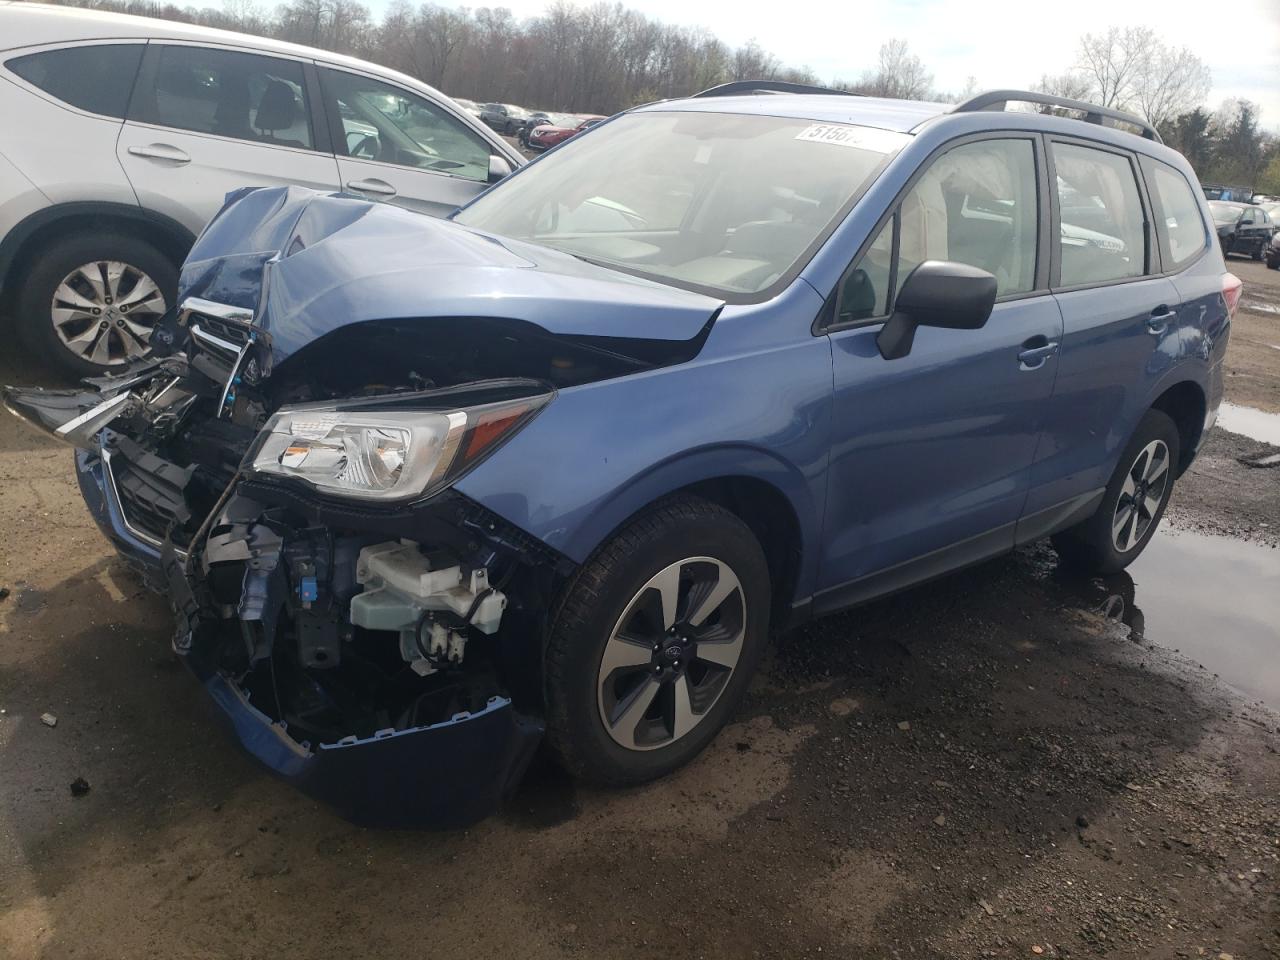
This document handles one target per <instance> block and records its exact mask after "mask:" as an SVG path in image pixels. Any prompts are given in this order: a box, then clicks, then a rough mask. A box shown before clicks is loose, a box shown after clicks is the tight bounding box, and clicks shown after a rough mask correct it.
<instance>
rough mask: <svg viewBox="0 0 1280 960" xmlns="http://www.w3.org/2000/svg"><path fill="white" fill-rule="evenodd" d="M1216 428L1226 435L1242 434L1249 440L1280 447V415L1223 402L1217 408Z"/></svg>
mask: <svg viewBox="0 0 1280 960" xmlns="http://www.w3.org/2000/svg"><path fill="white" fill-rule="evenodd" d="M1218 426H1219V427H1220V428H1221V429H1223V430H1226V431H1227V432H1228V433H1239V434H1243V435H1244V436H1246V437H1248V438H1249V439H1250V440H1257V441H1258V442H1260V443H1269V444H1271V446H1273V447H1280V413H1267V412H1266V411H1265V410H1255V409H1254V408H1253V407H1240V406H1236V404H1234V403H1227V402H1226V401H1225V400H1224V401H1222V403H1221V405H1220V406H1219V407H1218Z"/></svg>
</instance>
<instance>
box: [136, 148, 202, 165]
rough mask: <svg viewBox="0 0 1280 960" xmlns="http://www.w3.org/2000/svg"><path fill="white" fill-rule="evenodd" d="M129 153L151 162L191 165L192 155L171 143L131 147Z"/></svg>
mask: <svg viewBox="0 0 1280 960" xmlns="http://www.w3.org/2000/svg"><path fill="white" fill-rule="evenodd" d="M129 152H130V153H131V154H133V155H134V156H135V157H148V158H149V159H151V160H168V161H169V162H170V163H190V162H191V155H190V154H188V153H187V151H185V150H180V149H179V148H177V147H175V146H173V145H172V144H169V143H148V144H147V145H146V146H145V147H130V148H129Z"/></svg>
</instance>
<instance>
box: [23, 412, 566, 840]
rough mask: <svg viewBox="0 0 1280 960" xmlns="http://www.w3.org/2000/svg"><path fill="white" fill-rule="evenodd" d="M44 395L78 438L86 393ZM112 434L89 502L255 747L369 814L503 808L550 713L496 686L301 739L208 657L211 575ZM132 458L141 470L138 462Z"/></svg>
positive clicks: (474, 813)
mask: <svg viewBox="0 0 1280 960" xmlns="http://www.w3.org/2000/svg"><path fill="white" fill-rule="evenodd" d="M38 399H39V401H40V412H41V413H42V414H45V415H44V416H41V417H40V418H39V419H37V418H35V417H33V416H30V415H29V414H30V413H31V412H32V411H31V409H30V407H29V405H24V409H22V414H24V419H27V420H28V421H29V422H33V423H35V424H36V425H37V426H40V427H42V428H44V429H45V430H48V431H49V432H50V433H53V434H54V435H55V436H60V438H61V439H68V438H67V437H66V436H65V435H59V434H58V432H57V430H58V427H59V426H60V425H62V424H64V423H66V422H68V421H69V420H70V419H71V418H74V417H76V416H78V415H79V414H80V411H81V405H78V404H76V403H74V402H70V401H64V400H62V399H56V400H55V399H54V398H53V397H51V396H49V395H45V396H41V397H39V398H38ZM6 400H8V401H11V402H10V406H11V407H15V406H18V404H15V403H13V402H12V401H14V400H19V401H21V400H22V398H21V397H20V396H14V394H13V393H12V392H11V393H10V394H9V395H7V396H6ZM58 406H60V409H56V407H58ZM15 412H17V411H15ZM109 438H110V433H109V431H108V432H104V433H102V434H100V435H99V436H98V437H97V438H96V440H95V442H94V443H93V445H92V447H90V448H89V449H86V446H88V445H85V446H80V445H77V449H76V450H75V468H76V478H77V481H78V483H79V486H80V490H81V493H82V495H83V496H84V501H85V505H86V506H87V507H88V509H89V512H90V515H91V516H92V517H93V519H94V521H95V523H97V525H98V527H99V528H100V529H101V530H102V532H103V533H104V534H105V535H106V537H107V538H108V539H109V540H110V541H111V542H112V543H113V544H114V545H115V546H116V547H117V549H118V550H119V551H120V552H121V554H122V555H123V556H124V557H125V558H126V559H128V560H129V561H130V562H132V563H133V564H135V565H136V566H138V567H139V568H140V569H141V570H142V572H143V573H144V575H145V576H146V577H147V579H148V582H149V583H150V584H151V585H152V586H154V587H157V588H158V589H161V590H163V591H164V592H166V593H167V594H168V596H169V600H170V603H171V605H172V606H173V608H174V611H175V615H176V621H177V631H176V633H175V640H174V650H175V652H176V653H177V654H178V655H179V656H180V657H181V659H182V660H183V662H184V663H185V664H186V665H187V666H188V668H189V669H190V670H191V671H192V673H193V674H194V675H195V676H196V677H197V679H199V681H200V682H201V684H202V685H203V686H204V688H205V691H206V692H207V693H208V694H209V696H210V697H211V698H212V699H213V701H214V703H216V704H217V705H218V707H219V709H220V711H221V713H222V715H223V716H224V717H225V719H226V721H227V723H228V725H229V726H230V728H231V730H232V731H233V732H234V733H235V736H236V737H237V738H238V739H239V741H240V743H241V744H242V745H243V746H244V748H245V749H246V750H248V751H249V752H250V753H251V754H253V755H254V756H255V757H256V758H257V759H258V760H259V761H260V762H261V763H262V764H263V765H264V766H266V768H267V769H268V770H269V771H271V772H272V773H273V774H275V775H276V776H278V777H280V778H281V779H283V780H286V781H288V782H289V783H291V784H293V785H294V786H296V787H297V788H298V789H300V790H302V791H303V792H304V793H307V794H308V795H310V796H312V797H314V798H316V799H318V800H320V801H322V802H324V803H326V804H328V805H329V806H331V807H332V808H333V809H334V810H335V811H336V812H337V813H338V814H339V815H341V816H343V817H345V818H347V819H349V820H351V821H353V822H355V823H358V824H361V825H365V826H377V827H394V828H431V829H447V828H455V827H460V826H465V825H467V824H470V823H474V822H476V821H478V820H481V819H483V818H485V817H487V816H489V815H490V814H492V813H494V812H495V811H496V810H497V809H498V808H499V806H500V805H501V803H502V801H503V799H504V798H505V797H506V796H508V795H509V794H510V792H511V791H512V790H513V789H514V788H515V786H516V785H517V784H518V783H519V781H520V779H521V777H522V776H523V774H524V771H525V769H526V768H527V767H528V764H529V762H530V760H531V759H532V757H533V754H534V752H535V750H536V748H537V745H538V743H539V742H540V740H541V738H542V733H543V725H542V722H541V721H540V720H538V719H536V718H533V717H530V716H527V715H524V714H522V713H520V712H519V711H517V710H516V708H515V706H514V704H513V702H512V701H511V699H509V698H508V697H505V696H492V697H490V698H489V699H488V701H487V703H485V704H484V705H483V707H481V708H479V709H472V710H469V711H463V712H459V713H455V714H454V715H453V716H450V717H448V718H445V719H443V720H439V721H437V722H434V723H427V724H424V725H421V726H414V727H409V728H406V729H385V730H379V731H376V732H374V733H372V734H371V735H369V736H364V737H360V736H347V737H342V738H340V739H338V740H335V741H334V742H329V743H311V742H308V741H304V740H298V739H295V738H294V737H293V736H291V735H290V732H289V729H288V727H287V725H286V724H284V723H281V722H279V721H276V720H273V719H272V718H271V717H270V716H268V715H267V713H266V712H264V711H263V710H261V709H259V708H258V707H257V706H255V705H254V703H253V702H251V696H250V694H249V693H248V691H247V690H246V689H244V688H243V687H242V686H241V685H240V684H239V683H237V681H236V680H235V678H233V677H232V676H229V675H227V674H226V673H224V672H223V671H221V670H219V669H216V668H212V667H210V666H208V665H207V664H206V663H205V661H204V660H203V658H202V657H201V656H200V652H199V651H200V644H199V642H198V641H196V639H195V632H196V629H198V628H197V627H196V624H197V623H199V622H201V621H202V620H204V622H210V621H209V617H208V614H209V611H205V610H201V609H200V605H199V603H198V602H197V600H196V597H197V596H198V595H199V593H200V591H199V584H198V583H196V582H195V580H194V579H192V575H191V573H190V572H189V571H188V569H187V567H188V564H187V563H186V553H185V551H183V550H180V549H178V548H176V547H175V546H174V545H173V544H172V543H171V542H167V541H165V540H162V539H160V538H159V537H157V536H156V535H155V534H154V533H152V532H150V531H149V530H148V529H147V527H146V524H145V523H142V522H138V520H137V518H136V517H135V518H133V519H131V518H130V516H129V509H128V508H127V506H126V504H125V503H124V502H123V501H122V496H121V491H120V489H119V483H120V478H119V477H118V475H117V474H118V472H119V471H118V470H117V469H116V468H115V467H114V466H113V457H115V456H120V455H121V454H118V453H117V454H113V452H112V451H113V445H112V444H111V443H109V442H107V443H104V442H103V441H104V439H109ZM94 448H96V449H94ZM170 466H171V465H170ZM128 469H129V470H130V471H133V472H136V469H137V464H136V462H131V463H130V464H129V467H128ZM145 479H146V478H144V480H145ZM163 486H164V480H163V478H155V482H154V485H153V492H154V491H155V490H160V489H161V488H162V487H163ZM129 506H131V507H134V508H135V509H136V498H134V497H130V500H129ZM223 622H224V623H226V621H223Z"/></svg>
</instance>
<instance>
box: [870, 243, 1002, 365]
mask: <svg viewBox="0 0 1280 960" xmlns="http://www.w3.org/2000/svg"><path fill="white" fill-rule="evenodd" d="M995 302H996V278H995V277H993V276H992V275H991V274H989V273H987V271H985V270H982V269H979V268H978V267H971V266H969V265H968V264H966V263H954V262H952V261H950V260H926V261H925V262H924V263H922V264H920V266H918V267H916V268H915V269H914V270H912V271H911V273H910V274H909V275H908V276H907V279H906V281H905V282H904V283H903V284H902V289H901V290H900V291H899V292H898V299H897V300H896V301H894V304H893V316H891V317H890V318H889V319H888V320H887V321H886V322H885V325H884V326H883V327H882V328H881V330H880V333H879V335H878V336H877V337H876V346H878V347H879V348H880V356H882V357H884V358H885V359H886V360H897V359H899V358H901V357H905V356H906V355H907V354H908V353H910V352H911V345H912V344H913V343H914V342H915V337H916V327H943V328H944V329H947V330H977V329H978V328H980V327H981V326H982V325H983V324H985V323H986V322H987V318H988V317H990V316H991V308H992V307H993V306H995Z"/></svg>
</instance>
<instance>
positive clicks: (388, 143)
mask: <svg viewBox="0 0 1280 960" xmlns="http://www.w3.org/2000/svg"><path fill="white" fill-rule="evenodd" d="M0 116H5V117H10V118H14V119H15V120H16V119H17V118H21V122H12V123H5V124H3V125H0V295H2V296H3V301H2V302H0V308H2V309H3V310H4V312H5V313H8V314H10V315H12V316H13V317H14V318H15V319H16V321H17V324H18V329H19V332H20V334H21V335H22V338H23V339H24V340H25V341H26V342H27V344H28V345H29V346H30V347H31V348H32V349H33V350H35V351H36V352H38V353H40V354H41V355H43V356H45V357H47V358H49V359H50V360H52V361H53V362H54V363H56V364H57V365H58V366H60V367H62V368H63V369H64V370H66V371H67V372H69V373H75V374H80V375H85V374H89V375H92V374H98V373H102V372H105V371H106V370H108V369H110V368H112V367H115V366H118V365H120V364H123V363H124V362H125V361H127V360H129V359H131V358H133V357H136V356H140V355H142V354H144V353H146V351H147V347H148V340H149V338H150V336H151V329H152V327H153V326H154V324H155V322H156V321H157V320H158V319H159V318H160V317H161V315H163V314H164V312H165V310H166V309H168V308H169V306H171V305H172V303H173V297H174V291H175V289H176V286H177V279H178V268H179V265H180V264H181V263H182V261H183V259H184V258H185V257H186V254H187V251H188V250H189V249H190V247H191V244H192V242H193V241H194V239H195V236H196V234H198V233H199V232H200V230H201V229H202V228H203V227H204V225H205V223H206V222H207V221H208V220H209V219H210V217H212V216H213V214H214V213H215V212H217V210H218V209H219V207H221V205H222V203H223V199H224V197H225V196H226V194H227V193H229V192H230V191H233V190H235V189H237V188H239V187H246V186H268V185H279V184H299V185H302V186H307V187H313V188H316V189H320V190H339V189H341V190H346V191H349V192H351V193H353V194H357V195H360V196H363V197H365V198H367V199H378V200H389V201H391V202H393V203H398V204H400V205H402V206H406V207H409V208H412V209H416V210H420V211H422V212H424V213H429V214H432V215H435V216H444V215H446V214H448V213H450V212H452V211H453V210H455V209H456V208H457V207H459V206H461V205H462V204H463V203H466V202H467V201H468V200H470V199H471V198H472V197H474V196H476V194H478V193H480V192H481V191H483V190H484V189H485V188H486V187H487V186H488V184H490V183H492V182H494V181H495V180H498V179H500V178H501V177H503V176H505V175H506V174H507V173H510V172H511V170H512V169H513V168H514V167H516V166H517V165H519V164H520V163H521V162H522V161H521V157H520V155H519V153H518V152H517V151H516V150H515V149H514V148H513V147H511V146H510V145H509V144H507V143H506V142H505V141H503V140H502V139H501V138H500V137H498V136H496V135H495V134H493V133H492V132H491V131H489V130H488V129H487V128H486V127H485V126H484V125H483V124H482V123H480V122H479V121H478V120H476V118H475V117H474V116H472V115H471V114H469V113H467V112H466V111H465V110H463V109H462V108H460V107H459V106H458V105H457V104H455V103H454V102H453V101H452V100H450V99H449V98H448V97H446V96H444V95H443V94H441V93H439V92H438V91H436V90H433V89H432V88H431V87H428V86H426V85H425V84H423V83H420V82H418V81H416V80H414V79H412V78H410V77H407V76H404V75H403V74H399V73H396V72H395V71H392V70H387V69H384V68H381V67H378V66H375V65H374V64H370V63H365V62H363V61H360V60H354V59H351V58H349V57H342V56H339V55H337V54H331V53H326V52H324V51H320V50H313V49H311V48H309V47H301V46H296V45H294V44H288V43H279V42H276V41H271V40H264V39H260V38H258V37H250V36H245V35H243V34H237V33H229V32H227V31H223V30H213V29H209V28H206V27H197V26H191V25H187V24H179V23H168V22H165V21H161V20H152V19H148V18H145V17H131V16H121V15H118V14H107V13H98V12H92V11H85V10H72V9H68V8H63V7H49V6H41V5H37V4H29V3H7V2H0Z"/></svg>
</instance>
